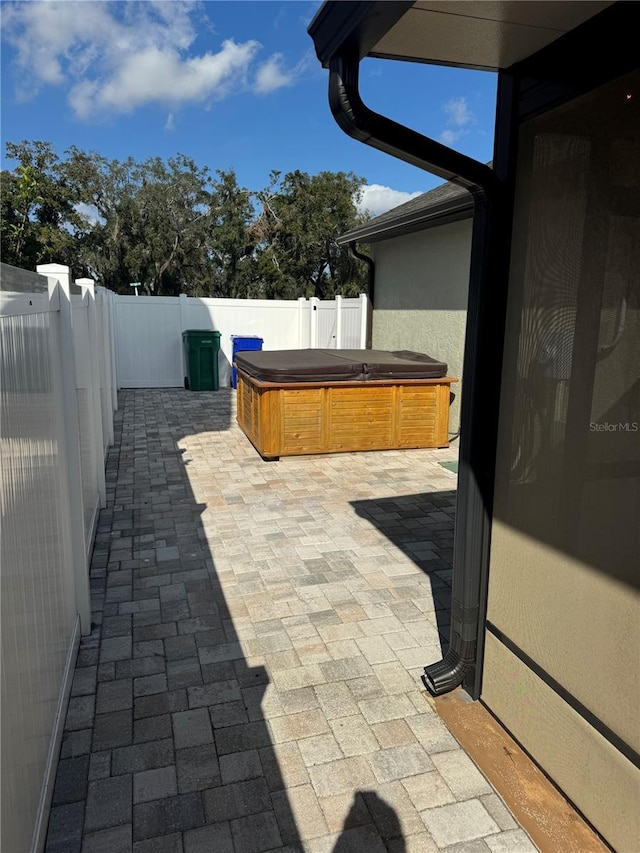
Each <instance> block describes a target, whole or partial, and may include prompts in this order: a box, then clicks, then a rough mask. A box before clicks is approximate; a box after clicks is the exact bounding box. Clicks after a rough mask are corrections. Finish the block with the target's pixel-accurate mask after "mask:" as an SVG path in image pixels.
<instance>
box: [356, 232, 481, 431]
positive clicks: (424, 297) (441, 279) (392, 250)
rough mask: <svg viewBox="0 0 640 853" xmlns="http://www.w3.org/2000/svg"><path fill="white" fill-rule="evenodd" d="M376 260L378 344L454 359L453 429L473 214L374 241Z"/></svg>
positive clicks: (454, 428) (374, 334)
mask: <svg viewBox="0 0 640 853" xmlns="http://www.w3.org/2000/svg"><path fill="white" fill-rule="evenodd" d="M371 254H372V256H373V259H374V261H375V265H376V280H375V300H374V306H373V321H372V346H373V348H374V349H385V350H398V349H411V350H416V351H418V352H426V353H428V354H429V355H431V356H433V357H434V358H437V359H439V360H441V361H446V362H447V364H448V365H449V376H455V377H456V378H458V379H460V380H461V381H460V382H459V383H458V384H457V385H454V386H452V390H453V392H454V394H455V399H454V401H453V404H452V406H451V414H450V420H449V430H450V432H452V433H455V432H457V431H458V428H459V425H460V392H461V387H462V359H463V353H464V335H465V326H466V319H467V293H468V288H469V261H470V254H471V219H465V220H462V221H460V222H452V223H449V224H447V225H440V226H437V227H435V228H428V229H425V230H423V231H418V232H415V233H413V234H406V235H404V236H401V237H391V238H390V239H388V240H382V241H380V242H376V243H372V245H371Z"/></svg>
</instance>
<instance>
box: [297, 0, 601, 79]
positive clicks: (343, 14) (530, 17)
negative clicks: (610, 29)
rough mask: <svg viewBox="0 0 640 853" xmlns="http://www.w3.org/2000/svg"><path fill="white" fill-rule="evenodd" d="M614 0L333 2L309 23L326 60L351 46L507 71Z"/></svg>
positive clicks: (386, 55)
mask: <svg viewBox="0 0 640 853" xmlns="http://www.w3.org/2000/svg"><path fill="white" fill-rule="evenodd" d="M612 2H613V0H415V2H404V0H393V2H388V0H380V2H375V0H373V1H372V2H370V1H369V0H367V1H366V2H362V1H361V0H327V2H325V3H323V5H322V6H321V7H320V9H319V10H318V12H317V14H316V15H315V17H314V19H313V20H312V22H311V24H310V26H309V34H310V35H311V38H312V39H313V41H314V44H315V48H316V54H317V56H318V59H319V60H320V61H321V62H322V64H323V65H324V66H325V67H328V65H329V63H330V61H331V59H332V58H333V57H334V56H336V55H339V54H344V53H345V52H348V53H349V54H350V55H351V56H353V55H354V54H355V55H357V57H358V59H362V58H363V57H365V56H372V57H377V58H381V59H400V60H405V61H408V62H426V63H431V64H436V65H454V66H458V67H461V68H476V69H483V70H487V71H499V70H502V69H505V68H510V67H511V66H512V65H514V64H515V63H517V62H521V61H522V60H524V59H526V58H527V57H529V56H531V55H533V54H534V53H537V52H538V51H539V50H541V49H542V48H544V47H546V46H547V45H549V44H551V43H552V42H554V41H556V39H558V38H560V37H561V36H563V35H564V34H565V33H567V32H569V31H571V30H573V29H575V28H576V27H577V26H579V25H580V24H582V23H584V22H585V21H587V20H589V18H592V17H593V16H594V15H597V14H598V13H599V12H601V11H602V10H603V9H605V8H606V7H607V6H610V5H612Z"/></svg>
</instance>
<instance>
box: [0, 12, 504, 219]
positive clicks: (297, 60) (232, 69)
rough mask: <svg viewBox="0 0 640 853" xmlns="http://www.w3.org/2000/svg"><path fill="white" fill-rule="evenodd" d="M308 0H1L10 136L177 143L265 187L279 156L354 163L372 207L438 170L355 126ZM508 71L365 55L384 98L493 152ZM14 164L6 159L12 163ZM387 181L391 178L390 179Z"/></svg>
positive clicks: (322, 163) (285, 167)
mask: <svg viewBox="0 0 640 853" xmlns="http://www.w3.org/2000/svg"><path fill="white" fill-rule="evenodd" d="M319 5H320V4H319V3H317V2H307V0H289V2H279V0H278V1H277V0H262V2H252V0H246V2H242V0H235V2H223V0H219V2H205V3H202V2H187V0H183V1H182V2H181V0H169V1H168V2H157V0H146V2H141V0H137V2H124V3H123V2H114V0H111V2H105V3H103V2H99V0H85V1H84V2H75V0H65V1H64V2H55V0H50V2H39V0H31V2H26V3H13V2H2V35H3V45H2V48H3V49H2V125H1V130H2V139H3V153H4V144H5V143H6V142H7V141H10V142H19V141H21V140H23V139H29V140H32V139H42V140H48V141H50V142H51V143H53V145H54V148H55V149H56V151H57V152H58V153H59V154H61V155H62V154H63V152H64V150H65V149H66V148H67V147H69V146H70V145H76V146H78V147H79V148H81V149H84V150H93V151H97V152H99V153H100V154H102V155H104V156H105V157H108V158H112V159H120V160H121V159H125V158H126V157H128V156H129V155H131V156H132V157H134V158H135V159H137V160H143V159H145V158H147V157H151V156H159V157H162V158H167V157H170V156H172V155H174V154H177V153H182V154H186V155H188V156H190V157H192V158H193V159H194V160H195V161H196V162H197V163H198V164H199V165H203V166H204V165H207V166H209V167H210V168H211V169H228V168H231V167H232V168H234V169H235V171H236V173H237V176H238V180H239V181H240V183H241V184H242V185H244V186H246V187H247V188H249V189H251V190H258V189H261V188H263V187H264V186H265V185H266V184H267V182H268V177H269V172H270V170H271V169H279V170H281V171H282V172H288V171H292V170H294V169H301V170H303V171H306V172H309V173H311V174H315V173H316V172H319V171H322V170H325V169H327V170H331V171H339V170H344V171H353V172H355V173H356V174H358V175H361V176H362V177H364V178H365V179H366V181H367V185H368V189H367V190H366V192H365V196H364V199H363V204H364V205H365V206H366V207H367V209H368V210H369V211H370V212H371V213H372V214H378V213H381V212H383V211H384V210H386V209H389V208H390V207H394V206H396V205H397V204H401V203H402V202H403V201H406V200H408V199H409V198H410V197H411V195H412V194H419V193H421V192H425V191H426V190H428V189H430V188H431V187H433V186H436V185H437V184H438V183H440V180H439V179H438V178H435V177H433V176H432V175H429V174H427V173H425V172H422V171H420V170H419V169H417V168H415V167H412V166H409V165H407V164H405V163H402V162H401V161H399V160H396V159H394V158H392V157H390V156H388V155H385V154H382V153H380V152H378V151H375V150H373V149H371V148H369V147H368V146H365V145H363V144H362V143H359V142H355V141H354V140H351V139H349V138H348V137H347V136H346V135H345V134H344V133H343V132H342V131H341V130H340V129H339V128H338V126H337V125H336V124H335V122H334V120H333V118H332V116H331V113H330V112H329V107H328V104H327V72H326V71H325V70H323V69H322V67H321V66H320V63H319V62H318V60H317V59H316V56H315V53H314V51H313V43H312V41H311V39H310V37H309V35H308V34H307V26H308V24H309V22H310V21H311V18H312V17H313V15H314V13H315V11H316V10H317V8H318V7H319ZM495 86H496V78H495V76H494V75H492V74H488V73H486V72H477V71H463V70H460V69H451V68H443V67H437V66H426V65H416V64H412V63H399V62H385V61H382V60H370V59H367V60H364V62H363V64H362V69H361V91H362V95H363V98H364V100H365V102H366V103H367V104H368V105H369V106H370V107H371V108H373V109H375V110H377V111H378V112H382V113H383V114H385V115H389V116H391V117H392V118H395V119H396V120H398V121H400V122H402V123H403V124H407V125H409V126H411V127H414V128H415V129H416V130H419V131H421V132H423V133H426V134H427V135H429V136H432V137H434V138H436V139H439V140H441V141H443V142H445V143H446V144H449V145H451V146H452V147H454V148H457V149H458V150H460V151H463V152H464V153H465V154H469V155H470V156H472V157H475V158H477V159H479V160H482V161H487V160H489V159H491V156H492V145H493V117H494V104H495ZM12 166H13V164H12V163H11V162H10V161H9V162H7V161H5V160H4V159H3V168H4V167H8V168H12ZM376 188H378V189H376Z"/></svg>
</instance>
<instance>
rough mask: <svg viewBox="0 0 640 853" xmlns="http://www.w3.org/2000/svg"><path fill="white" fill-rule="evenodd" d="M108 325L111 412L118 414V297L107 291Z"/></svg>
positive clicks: (111, 437)
mask: <svg viewBox="0 0 640 853" xmlns="http://www.w3.org/2000/svg"><path fill="white" fill-rule="evenodd" d="M106 293H107V297H108V298H107V306H108V312H107V323H108V335H107V337H106V338H105V341H106V342H107V346H108V348H109V350H108V353H107V355H108V358H109V361H110V363H111V371H110V377H111V411H112V412H117V410H118V368H117V364H118V362H117V359H116V295H115V293H114V292H113V291H112V290H107V291H106ZM110 420H111V423H112V428H111V432H110V433H109V444H113V442H114V438H113V418H111V419H110Z"/></svg>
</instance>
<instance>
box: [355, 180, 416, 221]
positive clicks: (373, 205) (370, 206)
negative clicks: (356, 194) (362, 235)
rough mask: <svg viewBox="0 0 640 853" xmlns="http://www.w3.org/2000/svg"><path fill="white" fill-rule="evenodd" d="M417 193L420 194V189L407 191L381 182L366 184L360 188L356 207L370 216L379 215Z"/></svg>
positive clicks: (414, 196)
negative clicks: (395, 188) (392, 187)
mask: <svg viewBox="0 0 640 853" xmlns="http://www.w3.org/2000/svg"><path fill="white" fill-rule="evenodd" d="M419 195H422V191H421V190H417V191H416V192H413V193H408V192H403V191H402V190H394V189H391V187H385V186H382V185H381V184H368V185H367V186H365V187H363V189H362V195H361V196H360V199H359V201H358V202H357V207H358V210H359V211H360V212H361V213H365V212H366V213H368V214H369V215H370V216H372V217H373V216H380V214H381V213H386V212H387V210H391V209H392V208H394V207H397V206H398V205H399V204H404V202H405V201H410V200H411V199H412V198H417V197H418V196H419Z"/></svg>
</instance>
